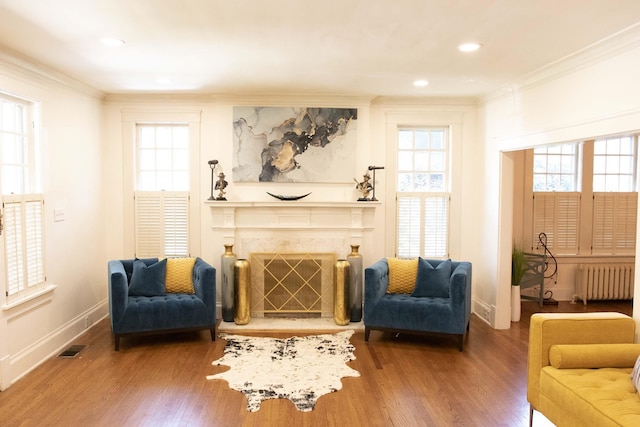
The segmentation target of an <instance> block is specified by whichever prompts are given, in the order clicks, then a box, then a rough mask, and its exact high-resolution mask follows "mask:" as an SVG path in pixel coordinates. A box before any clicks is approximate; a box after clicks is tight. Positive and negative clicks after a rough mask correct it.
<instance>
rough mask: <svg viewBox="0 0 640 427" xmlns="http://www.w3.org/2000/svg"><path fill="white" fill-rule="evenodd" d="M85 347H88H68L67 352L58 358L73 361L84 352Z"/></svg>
mask: <svg viewBox="0 0 640 427" xmlns="http://www.w3.org/2000/svg"><path fill="white" fill-rule="evenodd" d="M85 347H87V346H86V345H72V346H70V347H68V348H67V349H66V350H64V351H63V352H62V353H60V354H59V355H58V357H61V358H63V359H73V358H74V357H76V356H77V355H78V354H80V352H81V351H82V350H84V349H85Z"/></svg>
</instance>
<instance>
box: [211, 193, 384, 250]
mask: <svg viewBox="0 0 640 427" xmlns="http://www.w3.org/2000/svg"><path fill="white" fill-rule="evenodd" d="M205 204H206V205H208V206H209V207H210V210H211V215H212V224H213V225H212V229H213V232H214V238H215V239H216V241H220V242H221V245H222V244H233V245H234V252H235V253H236V254H237V255H238V256H239V257H248V255H249V253H251V252H335V253H336V254H337V255H338V257H344V256H346V254H347V253H348V252H349V250H350V245H360V246H361V247H362V249H363V250H361V252H363V256H364V255H365V254H366V252H367V251H366V248H367V247H369V248H370V247H371V245H373V240H372V235H373V218H374V214H375V211H376V209H375V208H376V207H379V206H380V205H381V203H380V202H377V201H376V202H304V201H300V200H297V201H267V202H264V201H260V202H257V201H256V202H236V201H206V202H205Z"/></svg>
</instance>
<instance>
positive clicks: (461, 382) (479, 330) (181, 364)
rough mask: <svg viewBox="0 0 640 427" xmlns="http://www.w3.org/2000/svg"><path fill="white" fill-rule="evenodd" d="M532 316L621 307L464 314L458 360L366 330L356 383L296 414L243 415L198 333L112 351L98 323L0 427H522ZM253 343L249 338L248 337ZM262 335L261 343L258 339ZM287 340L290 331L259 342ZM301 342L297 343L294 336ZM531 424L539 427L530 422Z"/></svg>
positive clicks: (25, 384)
mask: <svg viewBox="0 0 640 427" xmlns="http://www.w3.org/2000/svg"><path fill="white" fill-rule="evenodd" d="M536 311H549V312H555V311H559V312H568V311H575V312H583V311H619V312H623V313H626V314H629V315H631V311H632V308H631V303H628V302H626V303H625V302H605V303H595V302H594V303H589V305H588V306H586V307H585V306H584V305H582V304H569V303H565V302H561V303H560V305H559V306H545V307H544V308H542V310H541V309H540V307H539V306H538V305H536V304H535V303H534V302H523V303H522V320H521V321H520V322H518V323H513V324H512V328H511V329H509V330H494V329H491V328H490V327H489V326H488V325H487V324H486V323H484V322H483V321H482V320H480V319H479V318H478V317H476V316H472V320H471V327H470V333H469V336H468V339H467V341H466V343H465V350H464V352H462V353H461V352H459V351H458V347H457V345H456V340H455V338H453V337H451V338H450V337H446V336H438V337H435V336H434V337H424V336H422V337H419V336H410V335H400V336H398V337H396V336H395V335H394V334H388V333H381V332H376V331H373V332H372V333H371V337H370V341H369V344H367V343H365V342H364V333H363V332H358V333H356V334H354V336H353V337H352V339H351V342H352V343H353V344H354V345H355V347H356V352H355V354H356V358H357V359H356V360H354V361H352V362H350V363H349V365H350V366H351V367H353V368H354V369H357V370H358V371H359V372H360V374H361V377H359V378H344V379H343V380H342V383H343V388H342V390H340V391H338V392H336V393H332V394H329V395H325V396H323V397H321V398H320V399H319V400H318V403H317V405H316V407H315V409H314V410H313V411H312V412H306V413H303V412H298V411H297V410H296V409H295V407H294V406H293V404H292V403H291V402H290V401H288V400H267V401H264V402H263V403H262V405H261V409H260V410H259V411H258V412H253V413H250V412H247V410H246V400H245V398H244V396H243V395H242V394H241V393H239V392H237V391H234V390H231V389H229V388H228V386H227V383H226V382H224V381H217V380H214V381H209V380H206V379H205V376H206V375H209V374H213V373H217V372H221V371H223V370H225V369H227V368H226V367H217V366H213V365H211V362H212V361H214V360H215V359H218V358H219V357H221V356H222V354H223V349H224V344H225V342H224V341H223V340H220V339H218V340H216V341H215V342H211V341H210V337H209V335H208V332H202V333H188V334H174V335H165V336H156V337H140V338H128V339H123V340H122V344H121V350H120V352H115V351H113V337H112V335H111V331H110V327H109V321H108V319H105V320H103V321H101V322H99V323H98V324H96V325H95V326H94V327H92V328H91V329H90V330H89V331H87V333H86V334H84V335H83V336H82V337H80V338H79V339H78V340H77V341H76V342H75V343H74V344H84V345H87V347H86V348H85V349H84V350H83V351H82V352H81V353H80V354H79V355H78V356H77V357H76V358H73V359H64V358H59V357H55V358H52V359H50V360H47V361H46V362H45V363H43V364H42V365H41V366H39V367H38V368H36V369H35V370H34V371H32V372H31V373H30V374H28V375H27V376H26V377H25V378H23V379H21V380H20V381H18V382H16V383H15V384H13V385H12V386H11V387H10V388H9V389H7V390H5V391H4V392H1V393H0V424H1V425H2V426H5V427H8V426H11V427H13V426H492V427H493V426H509V427H512V426H526V425H528V415H529V404H528V403H527V400H526V366H527V339H528V330H529V317H530V315H531V314H532V313H533V312H536ZM255 335H258V334H255ZM260 335H267V334H260ZM268 335H271V336H279V337H287V336H291V335H294V334H293V333H277V334H273V333H272V334H268ZM297 335H303V334H297ZM534 425H535V426H541V425H548V424H546V423H545V420H544V418H543V417H542V416H541V415H540V414H537V413H536V414H535V416H534Z"/></svg>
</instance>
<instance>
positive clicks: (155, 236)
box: [135, 191, 189, 258]
mask: <svg viewBox="0 0 640 427" xmlns="http://www.w3.org/2000/svg"><path fill="white" fill-rule="evenodd" d="M135 233H136V236H135V245H136V246H135V251H136V257H138V258H146V257H177V256H188V255H189V193H188V192H168V191H148V192H147V191H145V192H136V193H135Z"/></svg>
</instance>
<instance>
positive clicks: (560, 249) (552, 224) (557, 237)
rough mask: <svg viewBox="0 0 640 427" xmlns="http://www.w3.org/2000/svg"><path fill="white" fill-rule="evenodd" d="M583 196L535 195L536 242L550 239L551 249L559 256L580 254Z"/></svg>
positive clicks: (534, 223) (542, 193)
mask: <svg viewBox="0 0 640 427" xmlns="http://www.w3.org/2000/svg"><path fill="white" fill-rule="evenodd" d="M579 221H580V193H578V192H549V193H548V192H536V193H534V195H533V241H534V242H537V241H538V236H539V235H540V233H545V234H546V235H547V246H548V247H549V249H551V250H552V251H553V252H554V253H556V254H577V253H578V234H579V229H580V226H579Z"/></svg>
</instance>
